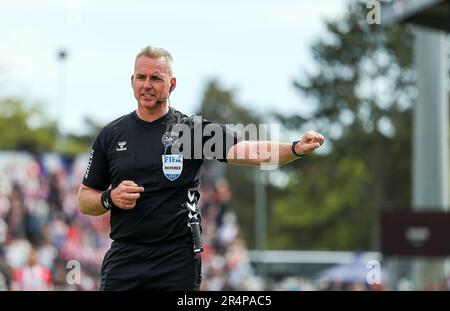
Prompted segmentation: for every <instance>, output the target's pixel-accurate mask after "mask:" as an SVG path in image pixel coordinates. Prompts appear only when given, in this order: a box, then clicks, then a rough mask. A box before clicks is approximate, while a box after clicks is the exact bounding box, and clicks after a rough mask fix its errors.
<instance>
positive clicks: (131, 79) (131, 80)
mask: <svg viewBox="0 0 450 311" xmlns="http://www.w3.org/2000/svg"><path fill="white" fill-rule="evenodd" d="M133 78H134V74H132V75H131V78H130V82H131V86H133Z"/></svg>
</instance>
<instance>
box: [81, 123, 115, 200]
mask: <svg viewBox="0 0 450 311" xmlns="http://www.w3.org/2000/svg"><path fill="white" fill-rule="evenodd" d="M104 140H105V139H104V132H103V131H102V132H100V134H99V135H98V136H97V137H96V139H95V141H94V143H93V145H92V149H91V155H90V157H89V163H88V166H87V169H86V173H85V175H84V178H83V185H85V186H88V187H90V188H93V189H97V190H101V191H103V190H106V189H108V187H109V185H110V184H111V177H110V175H109V168H108V162H107V157H106V151H105V149H104V146H105V144H104Z"/></svg>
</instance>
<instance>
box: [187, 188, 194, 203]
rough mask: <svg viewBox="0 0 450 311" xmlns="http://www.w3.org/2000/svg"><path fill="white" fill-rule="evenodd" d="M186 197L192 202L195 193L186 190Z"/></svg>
mask: <svg viewBox="0 0 450 311" xmlns="http://www.w3.org/2000/svg"><path fill="white" fill-rule="evenodd" d="M188 198H189V201H191V202H193V201H194V199H195V193H194V192H192V193H191V192H190V191H189V190H188Z"/></svg>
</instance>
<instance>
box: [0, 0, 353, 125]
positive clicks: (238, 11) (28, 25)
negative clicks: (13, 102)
mask: <svg viewBox="0 0 450 311" xmlns="http://www.w3.org/2000/svg"><path fill="white" fill-rule="evenodd" d="M347 2H348V0H315V1H310V0H278V1H275V0H247V1H243V0H227V1H225V0H217V1H207V0H199V1H197V0H191V1H182V0H171V1H153V0H152V1H143V0H142V1H138V0H130V1H118V0H115V1H114V0H113V1H111V0H110V1H104V0H95V1H87V0H41V1H32V0H29V1H25V0H12V1H10V0H0V38H1V43H0V96H2V97H3V96H14V97H19V98H22V99H24V100H25V101H26V102H28V103H33V104H38V105H41V106H42V107H43V109H45V111H46V112H47V113H48V115H49V116H51V117H53V118H55V119H58V120H59V124H60V126H61V127H62V129H63V130H64V131H65V132H74V133H83V132H84V131H85V129H84V127H83V125H84V123H83V117H84V116H89V117H91V118H93V119H95V120H97V121H98V122H100V123H102V124H106V123H107V122H109V121H111V120H113V119H116V118H117V117H119V116H121V115H124V114H127V113H129V112H131V111H133V110H134V109H135V108H136V101H135V99H134V97H133V93H132V90H131V86H130V76H131V74H132V72H133V65H134V58H135V55H136V54H137V53H138V52H139V51H140V50H141V49H142V48H143V47H145V46H147V45H153V46H160V47H163V48H165V49H167V50H168V51H169V52H170V53H171V54H172V56H173V57H174V61H175V64H174V73H175V76H176V77H177V88H176V90H175V91H174V92H173V93H172V95H171V98H170V103H171V105H172V106H173V107H174V108H176V109H178V110H180V111H182V112H184V113H186V114H188V115H191V114H194V113H195V112H196V111H197V109H198V108H199V105H200V101H201V98H202V95H203V91H204V89H205V86H206V82H207V81H209V80H210V79H213V78H216V79H218V80H219V81H220V82H221V85H222V86H223V87H224V88H227V89H232V90H235V94H236V99H237V102H239V103H241V104H242V105H243V106H244V107H246V108H248V109H254V110H257V112H258V113H260V114H261V113H265V112H270V111H277V112H282V113H284V114H286V115H287V114H296V113H299V112H300V111H305V109H307V108H308V107H307V105H308V100H307V99H306V98H303V97H302V95H301V94H300V93H299V92H298V91H297V90H296V89H295V88H294V87H293V80H294V79H301V78H302V77H304V76H305V74H306V73H307V72H309V71H313V70H314V69H315V67H314V62H313V59H312V55H311V45H312V44H313V42H314V41H315V40H316V39H317V38H320V37H321V36H325V26H324V21H325V20H330V19H332V20H333V19H337V18H340V17H342V16H343V15H344V14H345V7H346V3H347ZM61 49H64V50H66V51H67V58H66V59H65V61H61V60H60V59H59V58H58V57H57V55H58V51H60V50H61ZM230 123H232V120H231V122H230Z"/></svg>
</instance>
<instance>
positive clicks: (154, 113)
mask: <svg viewBox="0 0 450 311" xmlns="http://www.w3.org/2000/svg"><path fill="white" fill-rule="evenodd" d="M168 112H169V105H167V104H163V105H161V106H160V107H158V108H157V109H145V108H142V107H140V106H138V109H137V110H136V114H137V116H138V117H139V119H141V120H144V121H147V122H152V121H155V120H158V119H159V118H161V117H162V116H164V115H166V114H167V113H168Z"/></svg>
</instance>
